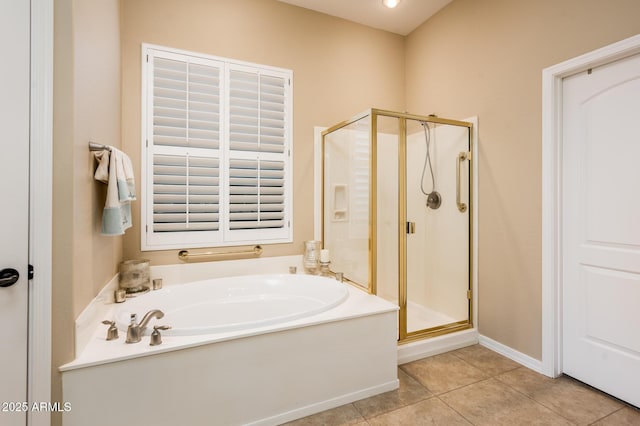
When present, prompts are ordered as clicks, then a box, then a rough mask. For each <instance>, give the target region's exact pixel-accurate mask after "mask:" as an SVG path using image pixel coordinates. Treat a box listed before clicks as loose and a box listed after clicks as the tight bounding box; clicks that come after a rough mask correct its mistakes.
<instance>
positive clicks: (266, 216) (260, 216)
mask: <svg viewBox="0 0 640 426" xmlns="http://www.w3.org/2000/svg"><path fill="white" fill-rule="evenodd" d="M287 89H288V76H286V75H282V74H277V73H272V72H271V73H270V72H268V71H264V70H257V71H256V70H253V69H250V68H247V67H239V66H235V67H229V98H228V99H229V108H228V110H229V168H228V172H229V175H228V176H229V178H228V181H229V188H228V189H229V203H228V218H229V222H228V223H229V225H228V226H229V228H228V229H229V238H230V239H232V240H235V239H236V238H239V239H244V238H246V237H245V236H246V235H247V234H255V235H260V238H261V239H270V238H282V237H283V235H286V234H287V232H288V223H287V210H286V206H285V199H286V195H287V194H286V185H285V183H286V176H285V175H286V166H287V160H288V151H287V149H288V148H287V140H286V137H287V125H288V123H287V105H286V100H287ZM249 231H253V232H249Z"/></svg>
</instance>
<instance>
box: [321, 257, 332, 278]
mask: <svg viewBox="0 0 640 426" xmlns="http://www.w3.org/2000/svg"><path fill="white" fill-rule="evenodd" d="M330 264H331V262H322V261H321V262H320V275H322V276H323V277H328V276H330V275H331V274H330V271H329V265H330Z"/></svg>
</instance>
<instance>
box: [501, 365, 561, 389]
mask: <svg viewBox="0 0 640 426" xmlns="http://www.w3.org/2000/svg"><path fill="white" fill-rule="evenodd" d="M496 379H498V380H500V381H501V382H502V383H505V384H507V385H509V386H511V387H512V388H514V389H516V390H518V391H520V392H522V393H524V394H525V395H528V396H531V395H533V393H534V392H537V391H539V390H541V389H543V388H547V387H549V386H551V385H553V384H554V383H556V381H557V380H559V379H552V378H550V377H547V376H545V375H543V374H540V373H536V372H535V371H533V370H530V369H528V368H526V367H520V368H516V369H515V370H511V371H508V372H506V373H503V374H500V375H499V376H496Z"/></svg>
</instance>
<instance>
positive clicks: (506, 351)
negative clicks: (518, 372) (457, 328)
mask: <svg viewBox="0 0 640 426" xmlns="http://www.w3.org/2000/svg"><path fill="white" fill-rule="evenodd" d="M478 343H479V344H480V345H482V346H484V347H485V348H488V349H491V350H492V351H494V352H497V353H499V354H500V355H502V356H506V357H507V358H509V359H511V360H512V361H515V362H517V363H518V364H522V365H524V366H525V367H527V368H530V369H531V370H533V371H535V372H537V373H540V374H544V371H543V368H542V361H540V360H537V359H535V358H532V357H530V356H529V355H525V354H523V353H522V352H518V351H516V350H515V349H513V348H510V347H509V346H506V345H503V344H502V343H500V342H496V341H495V340H493V339H490V338H488V337H487V336H483V335H479V336H478Z"/></svg>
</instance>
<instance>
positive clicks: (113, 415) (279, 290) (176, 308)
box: [60, 258, 398, 426]
mask: <svg viewBox="0 0 640 426" xmlns="http://www.w3.org/2000/svg"><path fill="white" fill-rule="evenodd" d="M296 260H297V258H296ZM261 261H263V262H266V261H265V259H262V260H261ZM232 262H234V261H229V262H228V263H227V262H217V263H216V264H215V265H212V269H213V268H214V267H215V268H219V267H221V266H218V265H220V264H221V265H223V266H224V268H225V270H231V269H232V268H233V267H235V265H236V264H234V263H232ZM245 262H246V263H243V264H242V266H243V268H241V269H244V270H251V271H256V270H260V269H259V268H256V267H255V266H254V265H259V263H258V262H256V263H255V264H254V263H251V262H249V261H245ZM276 262H277V260H276V259H269V267H271V268H272V267H273V266H272V264H274V263H276ZM284 262H286V263H284ZM291 264H294V265H295V263H292V262H291V259H290V258H286V259H284V260H283V265H282V267H281V269H280V271H282V270H286V269H287V265H291ZM206 267H207V266H206V265H202V264H199V265H176V266H175V267H172V266H171V265H168V266H163V267H161V268H157V269H155V271H154V268H153V267H152V271H151V272H152V276H153V277H154V278H155V277H164V278H165V287H164V288H163V289H162V290H158V291H152V292H149V293H147V294H144V295H141V296H138V297H135V298H132V299H127V301H126V302H124V303H122V304H115V303H112V302H111V303H107V304H105V303H104V300H102V299H100V297H98V298H97V299H96V300H95V301H94V302H92V303H93V304H94V305H95V306H93V307H92V306H90V308H94V307H95V308H98V310H97V311H96V312H99V314H95V315H88V317H90V318H92V319H91V324H94V327H95V331H93V333H92V334H91V335H90V336H89V337H87V339H86V342H87V343H86V346H85V347H83V349H82V350H81V352H80V353H78V354H77V356H76V359H75V360H73V361H72V362H70V363H68V364H65V365H63V366H61V367H60V371H61V373H62V384H63V400H64V401H65V402H68V403H70V404H71V407H72V409H71V411H68V412H65V413H63V421H64V424H65V426H84V425H87V424H91V425H94V426H102V425H104V426H107V425H114V424H154V425H159V426H164V425H166V426H170V425H175V424H189V425H191V426H200V425H202V426H205V425H206V426H209V425H217V424H221V425H277V424H282V423H284V422H287V421H290V420H294V419H297V418H300V417H304V416H307V415H309V414H313V413H315V412H318V411H322V410H327V409H330V408H333V407H337V406H339V405H343V404H346V403H349V402H353V401H356V400H358V399H362V398H366V397H369V396H372V395H376V394H379V393H382V392H387V391H390V390H392V389H396V388H397V387H398V379H397V348H396V338H397V306H395V305H393V304H391V303H389V302H387V301H385V300H383V299H381V298H378V297H376V296H372V295H369V294H366V293H364V292H362V291H360V290H358V289H356V288H354V287H351V286H349V285H346V284H341V283H338V282H337V281H335V280H331V279H327V278H320V277H312V276H307V275H302V274H297V275H289V274H286V275H265V276H262V277H257V276H250V277H247V276H244V277H233V278H225V279H223V280H219V279H211V280H205V281H202V280H201V278H202V276H203V275H204V274H205V273H206V271H205V269H206ZM300 267H301V265H300ZM269 272H271V271H269ZM154 274H155V275H154ZM184 276H189V277H193V276H197V278H195V279H197V280H200V281H196V282H191V283H188V284H181V283H179V281H177V280H175V277H184ZM192 279H193V278H192ZM112 281H113V282H114V283H116V284H117V277H114V280H112ZM189 293H191V294H189ZM104 294H113V289H112V288H109V289H107V290H106V291H104ZM150 309H161V310H163V311H164V313H165V316H164V318H162V319H153V320H152V321H151V322H150V323H149V325H148V328H149V329H152V328H153V325H154V324H159V325H170V326H172V327H173V329H171V330H167V331H165V332H163V334H162V336H163V337H162V344H161V345H159V346H150V345H149V336H144V337H143V339H142V341H141V342H139V343H135V344H126V343H125V335H126V332H125V330H126V326H127V324H128V319H129V315H130V314H131V313H136V314H137V315H138V317H139V318H138V319H140V317H141V316H142V315H144V313H145V312H147V311H148V310H150ZM258 312H259V313H260V315H259V316H256V315H254V314H256V313H258ZM222 313H224V314H222ZM103 319H116V320H117V321H118V322H119V325H120V327H122V329H121V331H120V337H119V339H118V340H112V341H106V340H105V337H106V326H104V325H102V324H101V320H103ZM171 332H173V333H174V334H171ZM126 395H134V396H133V398H134V399H135V404H123V403H122V401H124V399H123V398H127V397H126ZM99 407H110V409H107V410H101V409H99ZM114 407H115V408H114Z"/></svg>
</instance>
